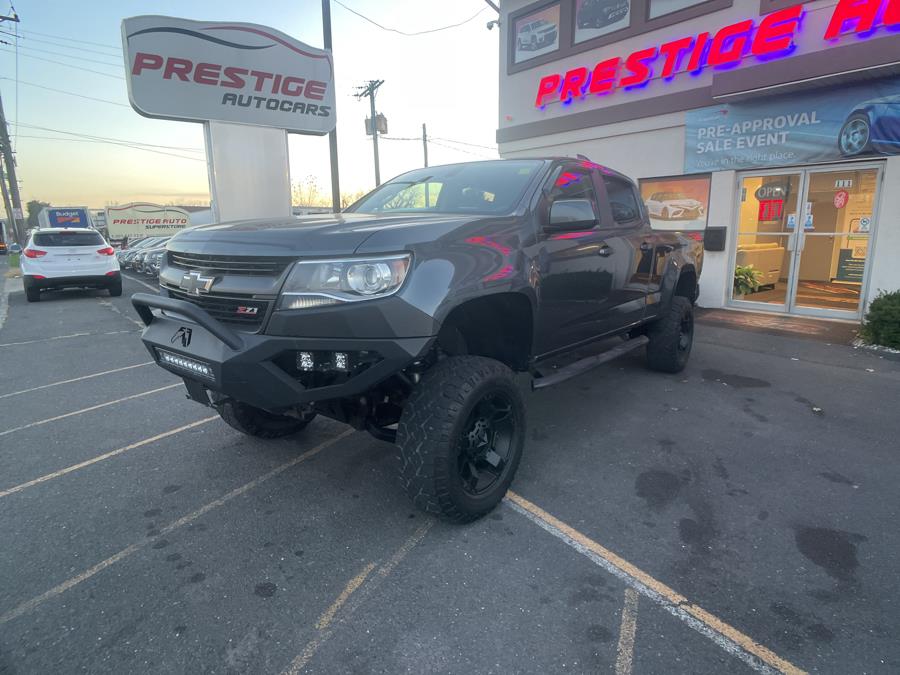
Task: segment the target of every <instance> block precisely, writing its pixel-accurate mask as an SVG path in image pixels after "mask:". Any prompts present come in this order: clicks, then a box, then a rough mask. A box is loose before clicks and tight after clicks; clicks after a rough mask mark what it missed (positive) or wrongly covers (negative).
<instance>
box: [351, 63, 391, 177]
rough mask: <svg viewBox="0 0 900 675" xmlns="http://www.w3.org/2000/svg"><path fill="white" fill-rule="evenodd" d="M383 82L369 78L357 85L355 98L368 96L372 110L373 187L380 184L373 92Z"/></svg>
mask: <svg viewBox="0 0 900 675" xmlns="http://www.w3.org/2000/svg"><path fill="white" fill-rule="evenodd" d="M383 84H384V80H369V81H368V82H367V83H366V85H365V86H364V87H357V91H356V98H357V99H362V98H364V97H366V96H368V97H369V106H370V109H371V111H372V148H373V149H374V152H375V187H378V186H379V185H381V167H380V165H379V161H378V123H377V120H376V119H375V92H376V91H378V87H380V86H381V85H383Z"/></svg>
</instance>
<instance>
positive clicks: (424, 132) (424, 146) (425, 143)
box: [422, 122, 428, 169]
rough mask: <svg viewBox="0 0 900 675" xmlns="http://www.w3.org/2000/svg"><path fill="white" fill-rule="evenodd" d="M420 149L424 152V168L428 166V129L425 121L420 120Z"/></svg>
mask: <svg viewBox="0 0 900 675" xmlns="http://www.w3.org/2000/svg"><path fill="white" fill-rule="evenodd" d="M422 150H423V151H424V152H425V168H426V169H427V168H428V131H427V130H426V129H425V122H422Z"/></svg>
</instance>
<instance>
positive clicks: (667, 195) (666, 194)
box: [658, 192, 690, 201]
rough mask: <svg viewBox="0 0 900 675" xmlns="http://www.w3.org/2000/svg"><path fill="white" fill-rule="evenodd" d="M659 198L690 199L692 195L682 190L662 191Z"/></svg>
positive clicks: (662, 199)
mask: <svg viewBox="0 0 900 675" xmlns="http://www.w3.org/2000/svg"><path fill="white" fill-rule="evenodd" d="M658 199H659V201H670V200H672V199H690V197H688V196H687V195H685V194H682V193H681V192H662V193H660V195H659V197H658Z"/></svg>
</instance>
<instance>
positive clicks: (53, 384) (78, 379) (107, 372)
mask: <svg viewBox="0 0 900 675" xmlns="http://www.w3.org/2000/svg"><path fill="white" fill-rule="evenodd" d="M150 365H153V361H145V362H144V363H137V364H135V365H133V366H123V367H122V368H113V369H112V370H104V371H102V372H99V373H91V374H90V375H82V376H81V377H73V378H72V379H71V380H60V381H59V382H51V383H50V384H42V385H41V386H39V387H31V388H30V389H22V390H21V391H13V392H10V393H9V394H0V398H9V397H10V396H19V395H20V394H30V393H31V392H33V391H40V390H41V389H49V388H50V387H58V386H59V385H61V384H72V383H73V382H81V381H82V380H90V379H92V378H94V377H100V376H101V375H112V374H113V373H121V372H122V371H124V370H131V369H133V368H142V367H143V366H150Z"/></svg>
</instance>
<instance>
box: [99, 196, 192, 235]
mask: <svg viewBox="0 0 900 675" xmlns="http://www.w3.org/2000/svg"><path fill="white" fill-rule="evenodd" d="M190 224H191V216H190V214H189V213H188V212H187V211H185V210H184V209H180V208H178V207H177V206H160V205H159V204H148V203H147V202H132V203H131V204H122V205H121V206H109V207H107V209H106V227H107V231H108V232H109V236H110V237H113V238H115V239H119V238H121V237H148V236H162V235H170V234H177V233H178V232H180V231H181V230H183V229H184V228H186V227H189V226H190Z"/></svg>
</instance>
